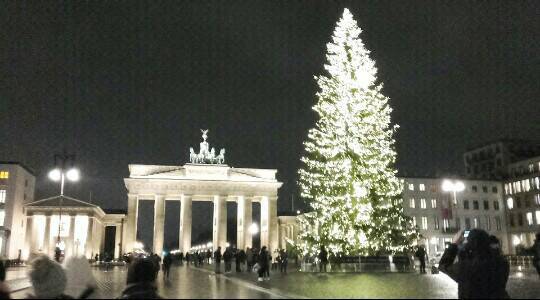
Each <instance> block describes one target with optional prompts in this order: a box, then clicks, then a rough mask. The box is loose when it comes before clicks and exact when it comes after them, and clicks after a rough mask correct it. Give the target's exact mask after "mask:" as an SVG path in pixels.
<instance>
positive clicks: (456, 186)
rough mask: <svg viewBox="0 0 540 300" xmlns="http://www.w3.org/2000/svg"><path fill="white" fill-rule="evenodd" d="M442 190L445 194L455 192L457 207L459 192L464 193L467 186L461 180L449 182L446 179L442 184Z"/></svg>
mask: <svg viewBox="0 0 540 300" xmlns="http://www.w3.org/2000/svg"><path fill="white" fill-rule="evenodd" d="M442 189H443V191H445V192H453V194H454V204H455V205H457V195H456V193H457V192H463V191H464V190H465V184H463V182H461V181H459V180H455V181H452V180H449V179H445V180H444V181H443V184H442Z"/></svg>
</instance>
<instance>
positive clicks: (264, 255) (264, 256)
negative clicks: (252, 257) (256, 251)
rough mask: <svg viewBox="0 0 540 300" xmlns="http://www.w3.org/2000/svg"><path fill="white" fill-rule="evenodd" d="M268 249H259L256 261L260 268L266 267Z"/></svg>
mask: <svg viewBox="0 0 540 300" xmlns="http://www.w3.org/2000/svg"><path fill="white" fill-rule="evenodd" d="M268 260H269V258H268V251H266V250H265V251H261V254H260V255H259V257H258V263H259V266H261V268H265V269H266V268H268Z"/></svg>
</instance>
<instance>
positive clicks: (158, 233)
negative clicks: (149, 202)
mask: <svg viewBox="0 0 540 300" xmlns="http://www.w3.org/2000/svg"><path fill="white" fill-rule="evenodd" d="M164 230H165V196H163V195H156V196H155V201H154V243H153V244H154V245H153V246H154V250H153V251H154V253H156V254H157V255H159V256H162V253H163V238H164V232H163V231H164Z"/></svg>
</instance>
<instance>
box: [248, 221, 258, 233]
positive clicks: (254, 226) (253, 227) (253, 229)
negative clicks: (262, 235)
mask: <svg viewBox="0 0 540 300" xmlns="http://www.w3.org/2000/svg"><path fill="white" fill-rule="evenodd" d="M249 232H250V233H251V234H257V233H259V226H257V224H255V223H253V224H251V226H249Z"/></svg>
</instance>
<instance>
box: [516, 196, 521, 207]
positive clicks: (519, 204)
mask: <svg viewBox="0 0 540 300" xmlns="http://www.w3.org/2000/svg"><path fill="white" fill-rule="evenodd" d="M516 207H517V208H521V198H520V197H516Z"/></svg>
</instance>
